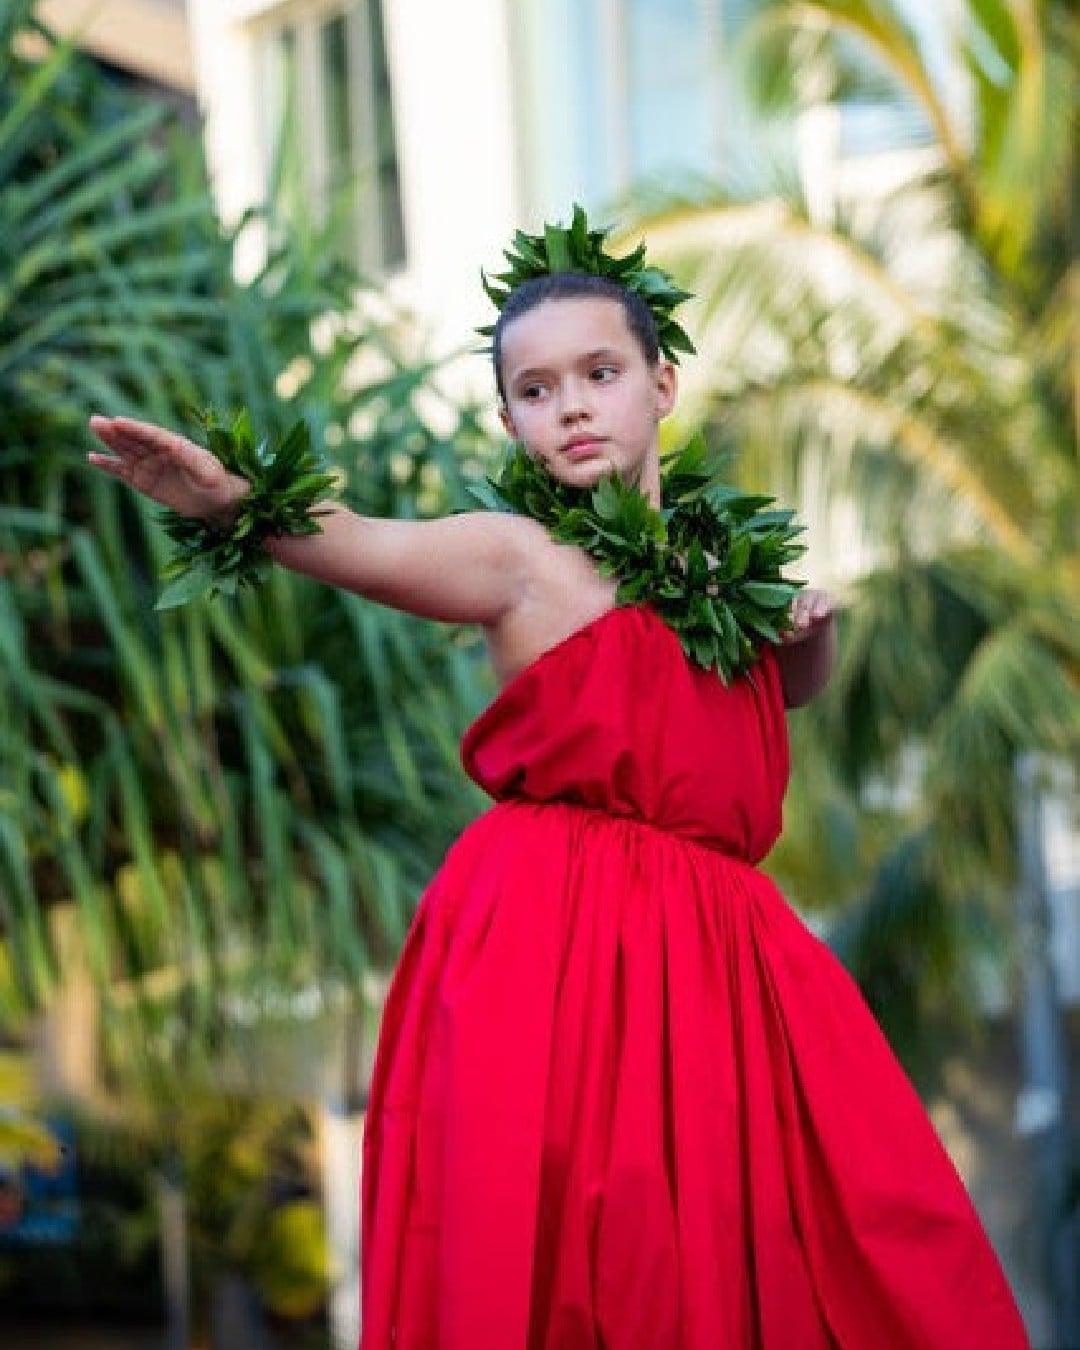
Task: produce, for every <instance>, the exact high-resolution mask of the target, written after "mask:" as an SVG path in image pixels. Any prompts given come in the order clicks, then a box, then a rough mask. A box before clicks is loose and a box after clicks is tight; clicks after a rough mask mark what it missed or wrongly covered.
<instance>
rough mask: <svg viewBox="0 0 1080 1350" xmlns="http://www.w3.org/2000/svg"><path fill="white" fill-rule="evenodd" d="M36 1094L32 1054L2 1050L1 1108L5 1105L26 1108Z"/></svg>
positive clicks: (0, 1063) (0, 1075)
mask: <svg viewBox="0 0 1080 1350" xmlns="http://www.w3.org/2000/svg"><path fill="white" fill-rule="evenodd" d="M35 1096H36V1094H35V1092H34V1077H33V1069H32V1067H31V1064H30V1056H29V1055H28V1054H26V1053H25V1051H22V1050H0V1110H3V1108H4V1107H5V1106H20V1107H23V1108H24V1109H25V1108H26V1107H28V1106H30V1105H31V1104H32V1102H33V1101H34V1098H35Z"/></svg>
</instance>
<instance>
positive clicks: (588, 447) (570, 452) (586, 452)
mask: <svg viewBox="0 0 1080 1350" xmlns="http://www.w3.org/2000/svg"><path fill="white" fill-rule="evenodd" d="M603 444H604V443H603V441H601V440H599V439H597V440H591V441H574V442H573V443H572V444H571V445H568V446H567V447H566V449H565V450H564V451H563V454H564V455H565V456H566V458H567V459H569V460H571V461H572V462H573V463H575V464H576V463H577V462H578V460H582V459H591V458H592V456H593V455H595V454H598V453H599V452H600V450H601V449H602V448H603Z"/></svg>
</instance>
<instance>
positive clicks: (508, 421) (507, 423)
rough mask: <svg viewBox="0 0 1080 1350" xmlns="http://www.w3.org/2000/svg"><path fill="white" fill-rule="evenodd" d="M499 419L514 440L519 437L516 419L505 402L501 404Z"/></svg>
mask: <svg viewBox="0 0 1080 1350" xmlns="http://www.w3.org/2000/svg"><path fill="white" fill-rule="evenodd" d="M499 421H500V422H501V423H502V424H503V430H504V431H505V432H506V434H507V435H508V436H509V437H510V439H511V440H512V441H516V440H517V438H518V434H517V430H516V429H515V427H514V419H513V418H512V417H511V416H510V413H509V410H508V409H507V406H506V404H505V403H500V404H499Z"/></svg>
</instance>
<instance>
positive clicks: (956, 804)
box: [635, 0, 1080, 1062]
mask: <svg viewBox="0 0 1080 1350" xmlns="http://www.w3.org/2000/svg"><path fill="white" fill-rule="evenodd" d="M756 14H757V16H756V18H755V19H754V21H753V22H751V23H750V24H749V26H748V29H747V31H746V33H745V35H744V37H743V39H742V43H741V46H740V51H739V58H740V68H741V71H742V75H743V77H744V88H745V89H746V91H747V93H748V98H747V100H746V107H747V109H749V110H751V111H749V112H747V125H748V128H755V127H756V131H755V130H753V129H751V131H750V133H749V134H750V136H751V140H752V143H753V144H756V145H761V146H765V147H770V153H769V154H764V153H763V154H762V155H761V156H760V157H759V158H758V159H757V161H756V162H754V163H753V164H752V165H750V166H749V167H748V163H747V160H746V159H745V158H743V159H740V160H738V161H737V162H734V163H733V165H732V169H731V172H730V174H729V175H728V177H726V178H721V180H720V181H718V182H717V183H715V184H712V185H710V187H709V190H708V191H707V192H705V193H702V192H700V191H699V192H697V193H696V194H695V195H693V196H692V197H688V198H684V199H681V200H679V199H673V198H672V197H671V196H670V195H669V196H668V197H667V198H666V199H664V198H660V197H658V196H657V195H655V194H650V195H649V196H647V197H643V198H642V199H640V200H639V212H638V215H637V218H636V220H635V231H636V230H637V228H639V227H640V229H641V230H642V232H643V233H645V234H646V235H647V237H648V238H649V240H650V243H651V246H652V248H653V249H654V250H655V251H656V253H657V254H658V255H659V257H660V258H661V260H663V261H666V262H667V263H668V264H669V265H672V266H673V268H674V270H675V271H676V273H677V276H678V278H679V280H680V281H681V282H683V283H684V284H685V285H687V287H688V288H689V289H691V290H694V291H695V292H696V293H697V296H698V300H697V307H698V308H697V314H696V316H694V315H692V316H691V318H690V320H689V327H690V329H691V331H692V333H693V335H694V338H695V341H696V343H697V346H698V350H699V353H700V356H699V358H698V360H697V361H696V362H692V363H690V364H689V365H688V367H687V371H686V376H685V378H684V381H683V389H684V393H683V407H684V415H685V416H686V418H687V419H688V420H689V421H691V422H694V423H699V424H706V425H708V426H709V428H710V431H711V435H712V436H713V437H715V438H716V439H717V440H718V441H719V442H721V443H723V444H726V445H728V446H730V447H731V448H732V450H733V452H736V454H737V462H738V464H739V465H740V471H741V472H742V473H743V474H744V475H745V476H746V477H748V478H749V479H750V480H751V481H756V482H757V483H758V484H759V485H761V484H762V483H766V484H768V485H769V486H770V487H771V488H772V489H773V490H776V491H778V492H780V493H781V494H782V495H784V496H789V497H791V498H793V499H796V500H799V501H801V502H802V503H803V504H804V506H805V508H806V510H807V512H808V515H809V517H810V520H811V524H812V527H813V530H812V533H813V535H814V538H815V542H816V544H817V547H816V548H814V547H813V545H812V549H811V559H810V563H811V566H814V567H815V571H816V573H817V576H816V577H815V579H817V577H821V578H823V579H824V580H825V581H826V582H828V583H831V584H833V585H834V586H837V587H839V588H840V590H841V592H842V593H843V596H844V600H845V609H846V612H845V614H844V616H843V627H844V632H843V635H842V642H841V655H840V661H839V666H838V669H837V672H836V674H835V676H834V679H833V681H832V684H831V686H830V688H829V690H828V692H827V694H826V696H825V697H824V698H823V699H821V700H820V701H819V703H818V704H817V705H815V707H814V709H813V710H812V711H808V712H807V713H803V714H800V715H799V718H798V719H796V721H795V725H794V727H793V735H794V738H795V743H796V756H795V763H796V770H795V777H794V781H793V787H792V795H791V799H790V802H791V809H790V811H789V815H788V827H787V830H786V832H785V835H784V838H783V840H782V841H781V843H780V845H779V847H778V849H777V851H776V853H775V855H774V858H773V860H772V865H773V867H774V870H775V871H776V872H777V874H778V875H779V877H780V879H781V880H782V881H783V883H784V884H785V885H786V886H787V888H788V889H789V891H790V892H791V893H792V895H793V896H794V897H795V898H796V899H797V900H798V901H799V902H800V903H801V904H803V905H805V906H806V907H807V908H809V909H816V910H821V909H828V908H829V907H833V908H835V906H836V905H837V904H838V903H843V902H846V903H847V906H848V908H847V910H846V912H845V914H844V917H843V920H842V921H841V922H840V923H834V924H833V926H832V934H833V938H834V940H835V942H836V944H837V946H838V948H839V949H840V951H841V953H842V954H843V956H844V958H845V959H846V960H847V961H848V963H849V964H850V965H851V966H852V968H853V969H854V971H855V973H856V974H857V975H858V977H859V978H860V980H861V981H862V983H863V986H864V989H865V990H866V992H867V994H868V996H869V999H870V1001H871V1003H872V1005H873V1006H874V1007H875V1009H876V1011H877V1012H878V1013H879V1015H880V1016H881V1018H882V1020H883V1021H884V1023H885V1024H886V1027H887V1028H888V1029H889V1031H890V1033H891V1035H892V1036H893V1039H894V1042H895V1043H896V1044H897V1045H898V1047H899V1048H900V1049H901V1051H902V1052H903V1053H904V1054H905V1055H906V1056H907V1057H908V1059H909V1062H911V1061H912V1060H913V1058H914V1055H915V1052H916V1050H917V1048H918V1047H919V1045H920V1044H921V1043H924V1036H925V1032H926V1029H927V1023H928V1019H929V1018H930V1017H931V1016H932V1014H933V1012H934V1011H935V1009H940V1008H941V1007H942V1005H943V1002H948V1001H949V1000H950V997H951V996H954V995H955V994H956V992H957V991H958V989H959V988H960V987H961V983H962V982H960V981H959V979H958V977H959V973H960V971H961V968H962V967H963V966H964V963H965V960H966V956H965V953H971V952H977V951H978V950H979V949H980V948H983V949H985V948H986V946H987V943H988V942H990V941H991V940H992V937H993V934H994V932H995V931H997V932H998V933H999V934H1000V927H999V926H997V927H996V923H997V920H996V919H995V914H996V915H997V918H998V919H1000V915H1001V912H1002V908H1003V907H1002V904H1001V902H1002V901H1003V900H1004V899H1005V898H1006V897H1007V896H1008V894H1009V888H1010V884H1011V880H1012V877H1013V875H1014V858H1015V847H1014V826H1013V811H1012V803H1013V796H1014V785H1013V764H1014V760H1015V757H1016V755H1017V753H1018V752H1019V751H1021V750H1025V749H1034V750H1040V751H1045V752H1047V753H1048V754H1050V755H1051V756H1055V757H1071V758H1073V760H1074V762H1075V755H1076V752H1077V749H1078V745H1080V700H1078V697H1077V684H1078V677H1080V607H1078V601H1077V597H1078V596H1080V555H1078V548H1077V544H1078V526H1080V491H1078V484H1080V477H1078V473H1077V449H1078V440H1077V431H1078V427H1080V387H1078V373H1077V372H1078V365H1077V334H1076V314H1077V312H1078V301H1080V269H1078V265H1077V261H1076V210H1075V197H1076V191H1077V187H1078V179H1077V163H1076V158H1075V149H1076V145H1077V144H1078V138H1077V134H1076V133H1077V108H1078V103H1077V100H1076V98H1075V83H1074V81H1075V70H1076V62H1077V56H1078V53H1080V16H1078V15H1077V12H1076V10H1075V7H1073V6H1072V5H1069V4H1067V3H1058V2H1054V3H1040V4H1038V5H1029V4H1022V3H1019V2H1017V3H1012V2H1011V0H992V2H991V3H988V2H987V0H970V2H969V3H967V4H965V5H963V6H961V7H960V8H959V9H958V10H957V11H956V13H955V15H953V12H952V11H951V10H950V11H943V12H942V16H941V23H942V25H943V30H942V31H943V32H944V31H946V29H947V31H948V33H949V35H950V37H951V53H950V57H949V60H948V62H946V63H945V65H944V66H943V65H942V63H941V61H940V59H939V58H940V53H939V52H937V51H935V50H930V49H929V48H928V47H927V45H926V43H925V42H924V41H923V37H922V35H920V34H919V33H917V32H916V31H915V30H914V29H913V28H912V27H911V25H910V24H909V23H908V21H907V20H906V18H905V7H902V6H901V5H899V4H897V3H886V2H885V0H880V2H879V0H875V2H874V3H868V2H867V0H800V3H798V4H794V3H788V2H787V0H772V2H771V3H770V0H764V3H762V4H760V5H758V6H757V7H756ZM950 15H953V26H952V27H951V28H948V25H949V23H950V18H949V16H950ZM943 71H944V74H943ZM853 103H854V104H857V105H858V106H860V107H862V108H864V109H865V108H873V109H876V110H878V111H879V112H880V111H884V112H888V111H889V110H890V109H892V110H898V111H902V112H903V114H904V116H905V118H906V119H907V124H908V125H909V126H911V125H915V126H918V127H919V128H921V137H920V139H921V144H920V145H919V146H918V147H917V148H914V149H910V150H908V151H907V152H905V153H903V154H901V155H899V156H898V155H897V154H895V153H894V154H893V155H892V156H891V157H890V158H889V159H888V161H886V160H879V162H878V180H877V186H875V187H873V188H872V189H871V190H869V191H868V190H867V189H866V184H867V183H869V182H871V181H872V179H871V177H870V176H869V175H867V174H866V173H865V172H864V173H862V175H861V182H862V184H863V186H862V188H858V187H855V186H845V182H847V183H848V184H852V183H854V182H855V180H856V179H859V177H860V174H859V170H860V168H864V167H865V166H864V165H860V164H859V163H858V162H857V161H852V160H850V159H849V160H847V161H843V162H842V163H841V164H840V168H839V169H838V168H837V163H838V162H837V161H835V160H833V161H829V162H828V163H824V164H823V163H813V164H808V161H807V160H806V158H805V156H804V155H802V152H801V151H800V148H799V147H800V145H801V146H802V149H803V150H805V148H806V146H807V145H809V144H810V143H811V140H812V137H811V138H809V139H803V140H801V139H800V138H801V136H802V135H803V133H804V132H807V129H808V128H809V129H810V131H811V132H812V133H813V136H818V135H820V134H822V133H823V132H824V134H826V135H828V133H829V130H830V128H832V130H833V131H834V132H835V130H836V128H837V127H841V126H842V125H843V122H842V119H843V118H844V116H845V115H846V112H847V110H849V109H850V108H851V107H852V106H853ZM754 119H756V121H755V120H754ZM778 127H779V128H783V127H787V129H788V133H789V134H788V135H787V138H786V140H785V137H784V136H783V135H780V134H778V131H777V128H778ZM785 145H786V146H787V154H786V155H785V154H783V153H778V152H776V147H778V146H780V147H783V146H785ZM845 174H846V175H847V178H846V180H845V176H844V175H845ZM883 175H884V176H883ZM830 176H831V179H832V181H833V190H832V192H831V193H830V192H826V193H824V194H823V193H822V186H823V183H822V178H826V179H827V178H829V177H830ZM952 1006H953V1008H954V1009H955V1006H956V1004H955V999H953V1002H952Z"/></svg>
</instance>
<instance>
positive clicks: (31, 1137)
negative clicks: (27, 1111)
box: [0, 1109, 64, 1173]
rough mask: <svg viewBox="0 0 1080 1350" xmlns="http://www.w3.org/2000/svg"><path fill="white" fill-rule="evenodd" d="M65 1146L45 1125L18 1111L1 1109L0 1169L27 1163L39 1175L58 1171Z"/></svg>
mask: <svg viewBox="0 0 1080 1350" xmlns="http://www.w3.org/2000/svg"><path fill="white" fill-rule="evenodd" d="M63 1161H64V1146H63V1144H62V1143H61V1142H60V1140H59V1139H57V1137H56V1135H54V1134H53V1132H52V1131H51V1130H50V1129H49V1127H48V1126H47V1125H43V1124H42V1123H41V1121H39V1120H34V1119H33V1118H32V1117H31V1116H27V1115H23V1114H22V1112H20V1111H13V1110H10V1109H7V1110H4V1109H0V1167H7V1168H10V1169H11V1170H15V1169H17V1168H20V1167H23V1166H24V1165H25V1164H27V1163H29V1164H30V1165H31V1166H32V1167H36V1168H37V1169H38V1171H39V1172H50V1173H53V1172H58V1171H59V1170H60V1167H61V1165H62V1163H63Z"/></svg>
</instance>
